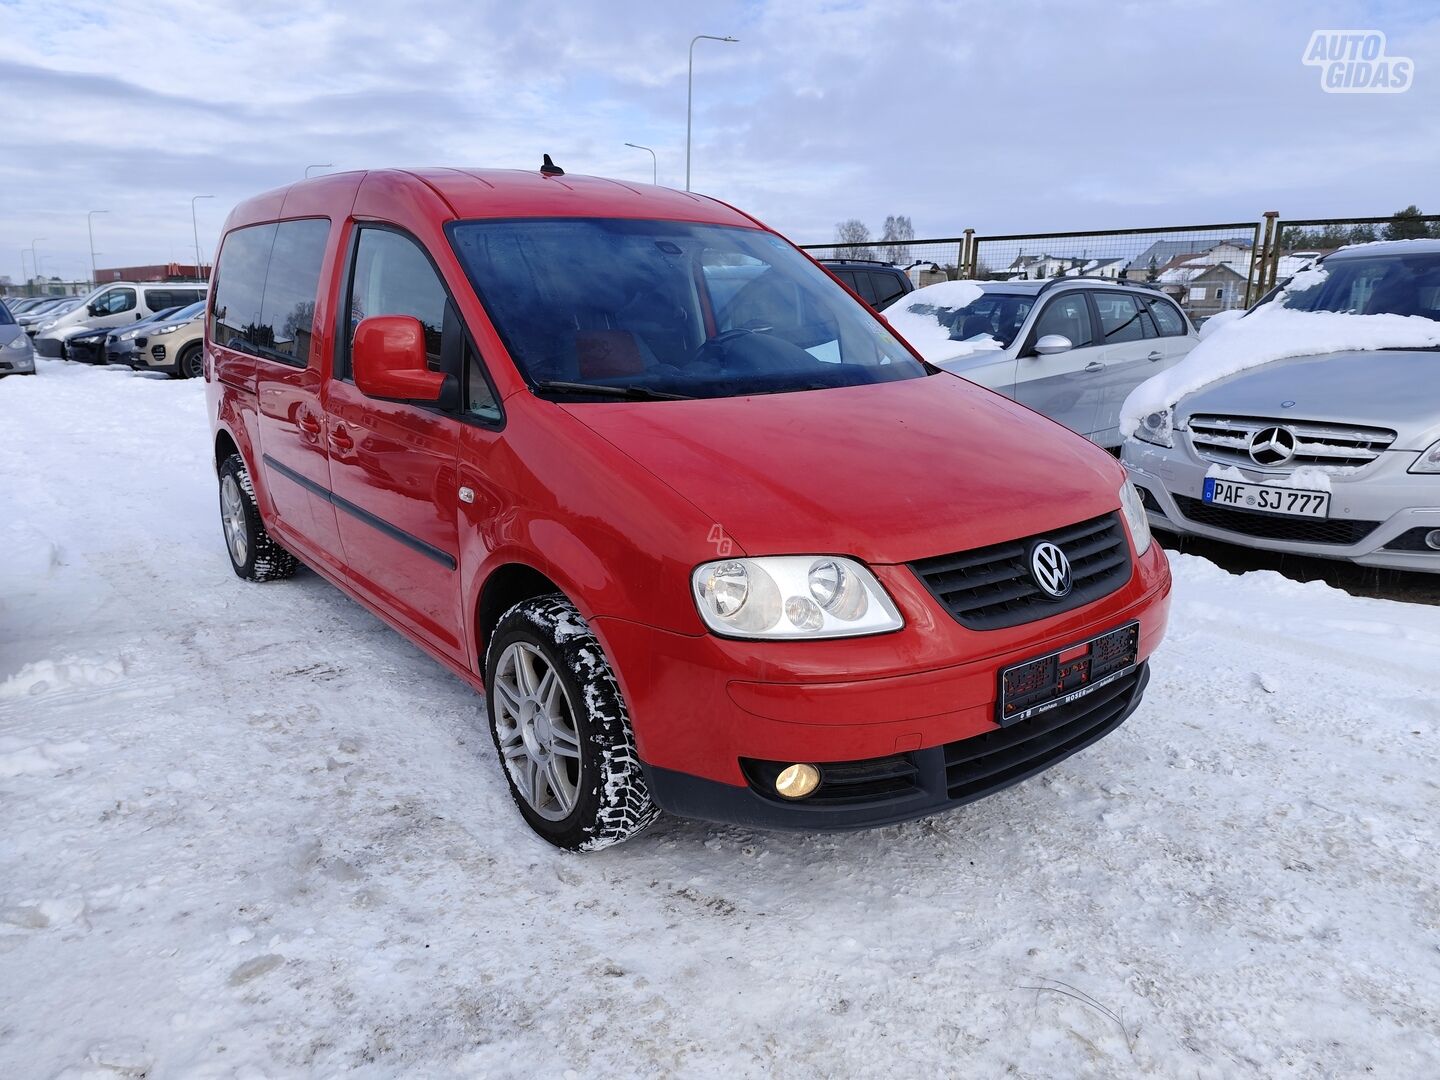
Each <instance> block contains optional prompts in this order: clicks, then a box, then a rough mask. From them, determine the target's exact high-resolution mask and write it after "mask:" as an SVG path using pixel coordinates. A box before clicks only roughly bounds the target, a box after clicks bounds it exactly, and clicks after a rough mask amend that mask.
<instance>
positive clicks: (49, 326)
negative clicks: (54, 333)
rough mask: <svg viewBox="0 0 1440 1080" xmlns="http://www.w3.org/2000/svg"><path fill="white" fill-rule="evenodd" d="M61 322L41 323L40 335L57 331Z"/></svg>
mask: <svg viewBox="0 0 1440 1080" xmlns="http://www.w3.org/2000/svg"><path fill="white" fill-rule="evenodd" d="M59 322H60V320H59V319H51V320H50V321H49V322H43V323H41V324H40V333H42V334H43V333H44V332H45V331H46V330H53V329H55V327H56V325H57V324H58V323H59Z"/></svg>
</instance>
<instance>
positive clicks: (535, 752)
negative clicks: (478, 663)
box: [485, 593, 659, 851]
mask: <svg viewBox="0 0 1440 1080" xmlns="http://www.w3.org/2000/svg"><path fill="white" fill-rule="evenodd" d="M485 685H486V688H487V693H486V696H485V708H486V711H487V713H488V714H489V718H490V733H491V735H492V736H493V737H494V739H495V750H496V753H497V754H498V755H499V758H500V765H501V768H502V769H503V770H504V772H505V778H506V782H507V783H508V784H509V785H510V795H511V797H512V798H513V799H514V800H515V805H516V806H517V807H519V809H520V813H521V815H522V816H523V817H524V818H525V820H526V822H527V823H528V824H529V825H530V827H531V828H532V829H533V830H535V832H537V833H538V834H539V835H540V836H541V837H543V838H544V839H545V840H548V841H549V842H550V843H552V844H554V845H555V846H556V847H562V848H569V849H571V850H576V851H595V850H598V849H599V848H603V847H609V846H610V845H611V844H618V843H619V842H621V841H622V840H628V839H629V838H630V837H632V836H634V835H635V834H636V833H638V832H640V831H641V830H642V829H644V828H645V827H646V826H647V825H649V824H650V823H651V822H652V821H654V820H655V818H656V816H657V815H658V814H659V811H658V810H657V809H656V808H655V805H654V803H652V802H651V800H650V792H649V789H648V788H647V787H646V784H645V777H644V775H643V774H642V773H641V770H640V759H639V756H638V755H637V754H636V752H635V740H634V736H633V734H632V733H631V730H630V717H629V714H628V713H627V711H626V709H625V702H624V699H623V698H622V697H621V696H620V688H619V687H618V686H617V685H616V683H615V677H614V675H613V674H612V673H611V671H610V665H609V663H608V662H607V661H606V659H605V654H604V652H602V651H601V649H600V643H599V641H597V640H596V639H595V635H594V634H592V633H591V632H590V628H589V627H588V626H587V625H586V624H585V620H584V619H583V618H581V616H580V612H579V611H577V610H576V609H575V605H573V604H572V603H570V601H569V600H567V599H565V597H564V596H562V595H560V594H558V593H554V594H551V595H549V596H539V597H535V598H533V599H530V600H524V601H522V602H520V603H519V604H516V605H515V606H514V607H512V608H511V609H510V610H509V611H507V612H506V613H505V614H504V615H503V616H501V618H500V622H499V624H498V625H497V626H496V628H495V632H494V634H492V635H491V638H490V647H489V649H488V650H487V651H486V663H485Z"/></svg>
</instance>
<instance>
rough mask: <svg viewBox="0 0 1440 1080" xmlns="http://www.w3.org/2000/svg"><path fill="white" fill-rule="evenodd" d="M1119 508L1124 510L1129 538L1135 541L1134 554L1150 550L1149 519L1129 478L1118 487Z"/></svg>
mask: <svg viewBox="0 0 1440 1080" xmlns="http://www.w3.org/2000/svg"><path fill="white" fill-rule="evenodd" d="M1120 509H1121V510H1123V511H1124V512H1125V524H1126V525H1129V526H1130V539H1131V540H1134V541H1135V554H1136V555H1144V554H1145V552H1147V551H1149V550H1150V519H1149V518H1148V517H1146V516H1145V504H1144V503H1143V502H1142V501H1141V500H1140V492H1138V491H1136V490H1135V485H1134V484H1132V483H1131V482H1130V481H1129V480H1126V481H1125V484H1124V486H1122V487H1121V488H1120Z"/></svg>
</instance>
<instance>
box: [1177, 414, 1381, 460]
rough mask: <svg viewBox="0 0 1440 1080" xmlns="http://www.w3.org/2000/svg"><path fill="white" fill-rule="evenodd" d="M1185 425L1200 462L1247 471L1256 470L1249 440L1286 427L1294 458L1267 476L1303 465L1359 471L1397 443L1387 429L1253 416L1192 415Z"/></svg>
mask: <svg viewBox="0 0 1440 1080" xmlns="http://www.w3.org/2000/svg"><path fill="white" fill-rule="evenodd" d="M1186 426H1187V427H1188V428H1189V431H1190V445H1191V446H1193V447H1194V448H1195V452H1196V453H1197V454H1199V455H1200V456H1201V457H1202V458H1206V459H1208V460H1210V461H1214V462H1218V463H1219V464H1221V465H1241V466H1244V467H1246V468H1249V469H1254V468H1257V467H1259V466H1257V464H1256V462H1255V459H1254V458H1252V457H1251V456H1250V440H1251V439H1252V438H1254V437H1255V435H1256V434H1257V433H1258V432H1261V431H1264V430H1265V429H1266V428H1272V427H1281V428H1285V429H1286V430H1288V431H1289V432H1290V433H1291V434H1292V435H1294V436H1295V454H1294V456H1293V457H1291V458H1290V459H1289V460H1288V461H1286V462H1285V463H1284V464H1283V465H1281V466H1277V467H1269V468H1267V469H1266V471H1268V472H1290V471H1291V470H1292V469H1297V468H1299V467H1301V466H1302V465H1308V466H1324V467H1326V468H1331V469H1358V468H1361V467H1363V466H1365V465H1368V464H1370V462H1372V461H1374V460H1375V459H1376V458H1378V457H1379V456H1380V455H1381V454H1383V453H1384V452H1385V451H1386V450H1388V449H1389V448H1390V444H1391V443H1393V442H1394V441H1395V432H1393V431H1391V430H1389V429H1388V428H1375V427H1364V426H1360V425H1353V424H1326V423H1316V422H1312V421H1294V420H1274V419H1265V418H1261V417H1251V416H1192V417H1190V419H1189V421H1188V423H1187V425H1186Z"/></svg>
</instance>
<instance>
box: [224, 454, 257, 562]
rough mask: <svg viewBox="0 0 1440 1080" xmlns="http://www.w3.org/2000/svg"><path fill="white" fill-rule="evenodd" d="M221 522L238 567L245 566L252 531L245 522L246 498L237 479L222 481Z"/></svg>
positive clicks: (227, 544)
mask: <svg viewBox="0 0 1440 1080" xmlns="http://www.w3.org/2000/svg"><path fill="white" fill-rule="evenodd" d="M220 521H221V524H222V525H223V526H224V528H225V546H226V547H228V548H229V549H230V558H232V559H234V560H235V565H236V566H244V565H245V558H246V556H247V555H248V554H249V552H250V529H249V526H248V525H247V524H246V520H245V496H244V494H243V493H242V492H241V491H240V485H239V484H237V483H236V482H235V477H233V476H228V475H227V476H226V477H225V478H224V479H222V480H221V481H220Z"/></svg>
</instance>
